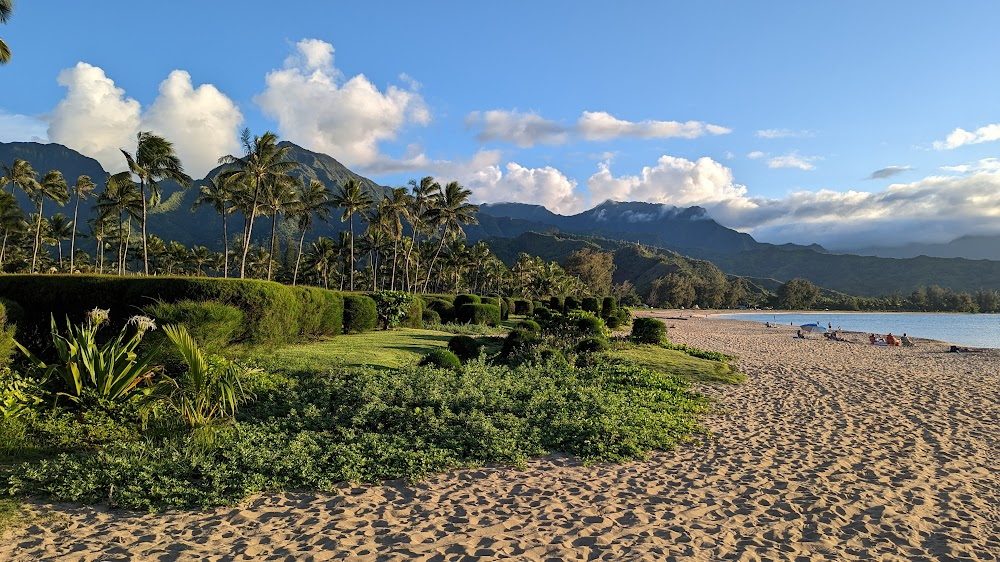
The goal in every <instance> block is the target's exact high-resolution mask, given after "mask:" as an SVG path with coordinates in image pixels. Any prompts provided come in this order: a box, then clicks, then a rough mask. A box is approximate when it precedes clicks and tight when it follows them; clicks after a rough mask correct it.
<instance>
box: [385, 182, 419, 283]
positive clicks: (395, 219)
mask: <svg viewBox="0 0 1000 562" xmlns="http://www.w3.org/2000/svg"><path fill="white" fill-rule="evenodd" d="M413 202H414V201H413V197H412V196H411V195H410V194H409V192H408V191H407V189H406V188H405V187H397V188H395V189H393V190H392V191H390V192H389V193H388V194H387V195H386V196H385V198H384V199H382V205H384V207H385V208H384V211H383V213H384V215H385V217H384V218H385V226H386V230H387V232H388V234H389V236H390V237H391V238H392V277H391V278H390V280H389V290H390V291H395V290H396V263H397V262H398V261H399V244H400V241H401V240H402V238H403V221H402V219H403V217H405V216H406V215H407V214H408V213H409V212H410V211H409V209H410V207H411V206H412V205H413Z"/></svg>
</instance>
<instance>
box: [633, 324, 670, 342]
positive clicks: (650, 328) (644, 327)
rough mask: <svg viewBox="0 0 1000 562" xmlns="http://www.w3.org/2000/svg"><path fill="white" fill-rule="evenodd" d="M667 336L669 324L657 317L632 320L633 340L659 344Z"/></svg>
mask: <svg viewBox="0 0 1000 562" xmlns="http://www.w3.org/2000/svg"><path fill="white" fill-rule="evenodd" d="M666 337H667V325H666V324H664V323H663V321H662V320H657V319H656V318H636V319H635V320H634V321H633V322H632V341H634V342H636V343H653V344H658V343H660V342H662V341H663V339H664V338H666Z"/></svg>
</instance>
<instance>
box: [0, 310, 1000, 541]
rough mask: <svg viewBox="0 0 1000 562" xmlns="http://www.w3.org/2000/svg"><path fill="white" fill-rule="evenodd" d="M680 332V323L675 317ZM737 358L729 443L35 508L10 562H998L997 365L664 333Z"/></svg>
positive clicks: (707, 327)
mask: <svg viewBox="0 0 1000 562" xmlns="http://www.w3.org/2000/svg"><path fill="white" fill-rule="evenodd" d="M666 316H672V314H670V313H667V314H666ZM667 322H668V323H670V324H672V325H673V326H674V327H673V328H672V329H671V330H670V337H671V339H672V340H673V341H675V342H679V343H686V344H689V345H694V346H696V347H701V348H705V349H711V350H715V351H722V352H725V353H730V354H734V355H737V356H739V360H738V361H737V362H736V367H737V368H738V369H739V370H741V371H742V372H744V373H746V374H747V376H748V381H747V383H746V384H743V385H740V386H727V387H712V388H708V389H706V392H708V393H710V394H711V395H712V396H714V397H715V398H716V400H717V401H716V403H715V412H714V414H713V415H712V416H711V417H709V418H708V419H706V425H707V427H709V428H710V429H711V431H712V432H713V434H714V439H712V440H708V441H706V442H704V443H702V444H700V445H687V446H683V447H680V448H678V449H677V450H674V451H668V452H659V453H655V454H653V455H651V456H650V458H649V459H647V460H645V461H637V462H631V463H627V464H621V465H611V464H609V465H598V466H590V467H585V466H581V465H580V464H579V463H578V462H576V461H574V460H573V459H569V458H565V457H557V456H554V457H551V458H547V459H541V460H537V461H533V462H531V463H530V464H529V466H528V468H527V469H526V470H523V471H518V470H514V469H511V468H503V467H501V468H483V469H478V470H464V471H457V472H454V473H450V474H445V475H440V476H437V477H434V478H431V479H429V480H428V481H426V482H423V483H420V484H418V485H415V486H412V487H407V486H405V485H403V484H402V483H397V482H390V483H387V484H386V485H383V486H371V487H357V486H345V487H344V489H343V493H342V494H340V495H316V494H306V493H280V494H269V495H265V496H261V497H257V498H254V499H253V500H251V501H248V502H246V504H244V505H242V506H239V507H235V508H230V509H219V510H214V511H210V512H170V513H165V514H157V515H150V514H136V513H130V512H121V511H109V510H105V509H102V508H93V507H79V506H65V505H52V504H46V503H43V502H37V503H34V504H32V508H33V509H36V510H39V511H48V512H53V511H54V512H56V513H58V514H59V517H58V518H57V519H56V521H55V522H50V523H42V524H38V525H36V526H33V527H31V528H28V529H25V530H22V531H18V532H14V533H9V534H8V535H7V536H6V537H4V538H3V539H0V558H2V559H10V560H23V561H27V560H95V561H96V560H105V561H112V560H330V559H349V560H462V559H469V560H472V559H512V560H616V561H623V560H719V559H725V560H900V561H902V560H997V559H998V558H1000V398H998V389H1000V352H998V351H985V352H981V353H961V354H956V353H947V352H946V351H947V349H948V346H947V345H946V344H943V343H940V342H926V341H924V342H920V345H918V347H915V348H886V347H876V346H871V345H866V344H863V343H860V342H861V341H862V337H863V336H862V335H860V334H859V335H856V336H854V339H855V340H856V341H857V343H847V342H832V341H826V340H823V339H822V338H819V337H815V338H812V339H807V340H796V339H792V338H791V335H792V334H793V333H794V329H791V328H789V327H781V328H773V329H767V328H764V327H763V326H761V325H759V324H755V323H749V322H738V321H725V320H710V319H702V318H694V319H690V320H667Z"/></svg>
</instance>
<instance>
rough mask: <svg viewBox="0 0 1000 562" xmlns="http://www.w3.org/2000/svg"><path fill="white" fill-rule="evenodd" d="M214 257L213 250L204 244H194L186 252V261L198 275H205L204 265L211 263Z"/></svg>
mask: <svg viewBox="0 0 1000 562" xmlns="http://www.w3.org/2000/svg"><path fill="white" fill-rule="evenodd" d="M215 259H216V255H215V252H213V251H211V250H209V249H208V248H207V247H205V246H195V247H193V248H191V251H190V252H188V261H189V262H190V264H191V267H192V268H193V269H194V270H195V272H196V273H197V274H198V275H199V276H203V275H205V266H206V265H211V264H212V263H213V262H214V261H215Z"/></svg>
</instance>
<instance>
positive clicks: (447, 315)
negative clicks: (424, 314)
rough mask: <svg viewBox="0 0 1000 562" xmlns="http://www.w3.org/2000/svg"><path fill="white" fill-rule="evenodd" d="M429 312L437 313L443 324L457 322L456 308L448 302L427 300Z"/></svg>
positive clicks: (433, 299)
mask: <svg viewBox="0 0 1000 562" xmlns="http://www.w3.org/2000/svg"><path fill="white" fill-rule="evenodd" d="M427 310H433V311H434V312H436V313H437V315H438V317H439V318H440V319H441V322H443V323H446V324H447V323H448V322H454V321H455V307H454V306H453V305H452V304H451V302H449V301H447V300H444V299H439V298H429V299H427ZM425 322H426V321H425Z"/></svg>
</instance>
